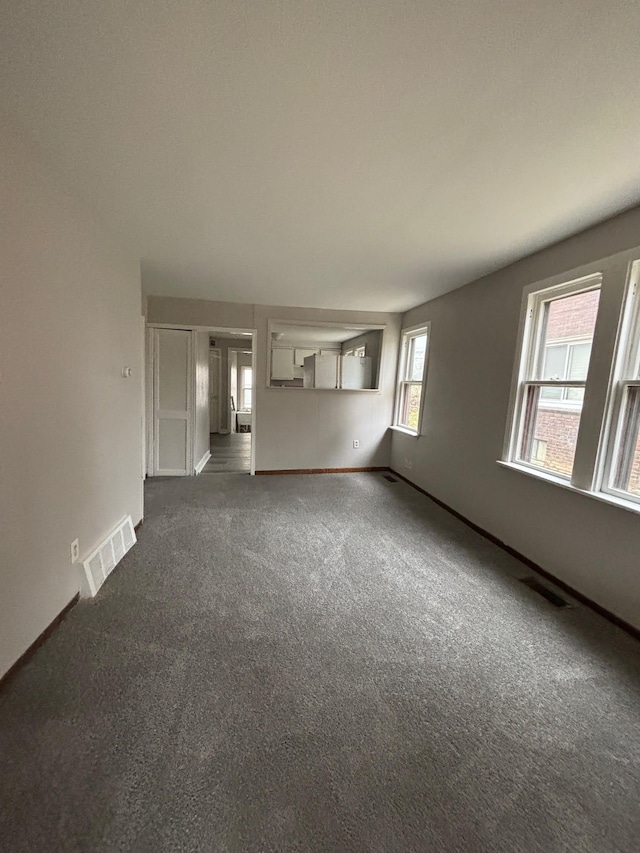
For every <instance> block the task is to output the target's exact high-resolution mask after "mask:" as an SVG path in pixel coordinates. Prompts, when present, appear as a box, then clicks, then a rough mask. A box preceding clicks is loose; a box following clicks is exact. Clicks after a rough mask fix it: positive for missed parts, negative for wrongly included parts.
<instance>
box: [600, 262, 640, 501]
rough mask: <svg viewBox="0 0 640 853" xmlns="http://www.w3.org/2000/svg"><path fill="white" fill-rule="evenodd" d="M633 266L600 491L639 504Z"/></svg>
mask: <svg viewBox="0 0 640 853" xmlns="http://www.w3.org/2000/svg"><path fill="white" fill-rule="evenodd" d="M639 266H640V264H639V263H638V262H636V263H635V264H634V265H633V270H632V275H631V283H630V288H629V294H628V297H627V305H626V312H625V315H624V317H623V324H622V328H621V335H620V346H619V348H618V365H617V368H618V369H617V376H616V377H615V378H616V380H617V381H616V382H615V384H614V387H613V393H612V403H611V408H612V424H611V439H610V442H609V453H608V456H607V459H606V463H605V465H606V467H605V477H604V483H603V489H604V491H605V492H609V493H610V494H614V495H616V494H617V495H622V496H624V497H626V498H630V499H632V500H638V501H640V296H639V294H638V287H637V281H636V280H637V277H638V272H639V270H638V267H639Z"/></svg>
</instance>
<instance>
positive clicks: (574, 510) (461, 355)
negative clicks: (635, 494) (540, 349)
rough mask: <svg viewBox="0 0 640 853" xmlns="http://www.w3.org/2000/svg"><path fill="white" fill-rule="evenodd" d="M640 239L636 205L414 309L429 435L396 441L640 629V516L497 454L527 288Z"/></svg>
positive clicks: (487, 521) (501, 532)
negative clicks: (423, 347) (425, 333)
mask: <svg viewBox="0 0 640 853" xmlns="http://www.w3.org/2000/svg"><path fill="white" fill-rule="evenodd" d="M639 243H640V209H635V210H633V211H630V212H629V213H627V214H624V215H622V216H619V217H616V218H615V219H612V220H609V221H607V222H605V223H603V224H602V225H600V226H597V227H596V228H593V229H590V230H589V231H586V232H584V233H583V234H581V235H578V236H576V237H573V238H571V239H569V240H566V241H564V242H562V243H559V244H557V245H556V246H553V247H551V248H549V249H547V250H545V251H543V252H540V253H538V254H536V255H533V256H531V257H530V258H527V259H525V260H523V261H520V262H519V263H517V264H514V265H512V266H510V267H508V268H506V269H504V270H502V271H500V272H497V273H495V274H494V275H490V276H487V277H486V278H484V279H482V280H480V281H478V282H475V283H474V284H471V285H468V286H467V287H464V288H462V289H460V290H456V291H454V292H452V293H449V294H447V295H445V296H442V297H440V298H438V299H435V300H433V301H432V302H429V303H426V304H425V305H421V306H420V307H418V308H415V309H413V310H412V311H410V312H408V313H407V314H406V315H405V316H404V320H403V325H404V326H412V325H415V324H417V323H420V322H423V321H425V320H431V323H432V325H431V342H430V347H431V349H430V354H429V367H428V377H427V386H426V400H425V411H424V422H423V427H424V432H425V435H423V436H421V437H419V438H411V437H408V436H404V435H402V434H399V433H394V436H393V446H392V466H393V467H394V469H395V470H397V471H399V472H400V473H402V474H404V475H405V476H407V477H409V479H411V480H413V481H414V482H415V483H417V484H418V485H420V486H422V487H423V488H424V489H426V490H427V491H429V492H430V493H432V494H433V495H435V496H436V497H438V498H440V499H441V500H443V501H445V502H446V503H447V504H449V505H450V506H452V507H453V508H454V509H456V510H458V511H459V512H461V513H462V514H463V515H465V516H466V517H467V518H469V519H470V520H471V521H473V522H475V523H476V524H479V525H480V526H481V527H483V528H484V529H486V530H488V531H489V532H491V533H493V534H494V535H495V536H497V537H499V538H500V539H501V540H503V541H504V542H506V543H507V544H509V545H511V546H512V547H514V548H516V549H517V550H518V551H520V552H521V553H523V554H524V555H526V556H527V557H529V558H530V559H532V560H534V561H536V562H537V563H538V564H539V565H541V566H542V567H543V568H545V569H547V570H548V571H550V572H552V573H553V574H554V575H555V576H557V577H558V578H561V579H562V580H564V581H565V582H566V583H568V584H570V585H571V586H572V587H574V588H575V589H577V590H579V591H580V592H582V593H583V594H585V595H587V596H589V597H590V598H592V599H593V600H594V601H596V602H598V603H599V604H601V605H602V606H603V607H606V608H607V609H608V610H610V611H611V612H613V613H615V614H616V615H618V616H620V617H622V618H623V619H626V620H627V621H628V622H630V623H631V624H633V625H635V626H637V627H640V571H639V565H640V564H639V560H638V554H640V520H639V518H638V515H637V514H635V513H632V512H629V511H626V510H623V509H620V508H617V507H614V506H611V505H608V504H605V503H602V502H599V501H597V500H595V499H593V498H590V497H587V496H585V495H581V494H579V493H576V492H570V491H567V490H565V489H561V488H559V487H557V486H554V485H552V484H550V483H548V482H544V481H542V480H538V479H534V478H533V477H528V476H526V475H523V474H521V473H519V472H516V471H513V470H508V469H505V468H503V467H501V466H499V465H497V464H496V460H497V459H499V458H500V456H501V453H502V443H503V439H504V434H505V427H506V420H507V406H508V401H509V392H510V384H511V376H512V369H513V363H514V358H515V351H516V337H517V331H518V322H519V313H520V304H521V297H522V290H523V287H524V286H525V285H527V284H531V283H534V282H536V281H540V280H542V279H544V278H547V277H549V276H551V275H555V274H558V273H562V272H563V271H564V270H570V269H572V268H575V267H577V266H580V265H581V264H585V263H587V262H589V261H594V260H597V259H599V258H602V257H606V256H607V255H610V254H614V253H615V252H618V251H622V250H625V249H630V248H632V247H634V246H635V245H638V244H639ZM409 466H410V467H409Z"/></svg>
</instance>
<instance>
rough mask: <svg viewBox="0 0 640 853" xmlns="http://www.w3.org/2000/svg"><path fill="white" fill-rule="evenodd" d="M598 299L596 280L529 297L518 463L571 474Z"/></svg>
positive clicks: (597, 283)
mask: <svg viewBox="0 0 640 853" xmlns="http://www.w3.org/2000/svg"><path fill="white" fill-rule="evenodd" d="M599 299H600V276H594V277H593V278H590V279H587V280H586V281H578V282H575V283H572V284H569V285H561V286H560V287H553V288H550V289H545V290H540V291H537V292H534V293H532V294H531V295H530V297H529V305H528V311H527V329H526V349H525V350H524V352H523V359H522V369H521V377H520V387H519V389H518V392H519V398H518V412H517V415H516V423H517V429H518V432H517V441H516V444H515V447H514V456H515V459H516V460H517V461H518V462H522V463H524V464H526V465H534V466H536V467H538V468H544V469H546V470H547V471H552V472H554V473H555V474H558V475H559V476H561V477H567V478H568V477H570V476H571V472H572V470H573V459H574V455H575V450H576V444H577V439H578V430H579V427H580V418H581V414H582V403H583V400H584V389H585V386H586V381H587V372H588V369H589V360H590V356H591V342H592V340H593V332H594V329H595V325H596V317H597V315H598V303H599Z"/></svg>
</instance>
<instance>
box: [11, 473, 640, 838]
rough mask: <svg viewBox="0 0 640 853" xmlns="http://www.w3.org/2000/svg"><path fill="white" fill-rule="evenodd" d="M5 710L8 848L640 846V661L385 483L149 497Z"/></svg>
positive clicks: (212, 484)
mask: <svg viewBox="0 0 640 853" xmlns="http://www.w3.org/2000/svg"><path fill="white" fill-rule="evenodd" d="M146 500H147V503H146V518H145V523H144V525H143V527H142V530H141V532H140V538H139V542H138V545H137V546H136V547H135V548H134V549H133V550H132V551H131V552H130V553H129V554H128V555H127V556H126V557H125V559H124V560H123V562H122V563H121V564H120V565H119V566H118V568H117V569H116V571H115V572H114V574H113V575H112V576H111V578H110V579H109V581H108V582H107V583H106V584H105V586H104V587H103V589H102V590H101V592H100V593H99V595H98V597H97V598H96V599H95V600H93V601H83V602H81V603H80V604H78V605H77V606H76V607H75V608H74V609H73V610H72V611H71V613H70V614H69V616H68V617H67V619H66V620H65V621H64V622H63V623H62V625H61V626H60V628H59V629H58V630H57V631H56V632H55V633H54V634H53V636H52V637H51V638H50V639H49V640H48V641H47V643H46V644H45V645H44V646H43V647H42V648H41V649H40V650H39V651H38V652H37V654H36V655H35V657H34V658H33V659H32V661H31V662H30V663H29V664H28V665H27V666H25V667H24V668H23V669H22V670H21V671H19V673H18V674H17V675H16V677H15V678H14V679H13V680H12V681H11V682H10V683H9V684H8V685H7V687H6V689H5V690H4V691H3V692H2V693H1V694H0V778H1V779H2V785H1V786H0V849H2V850H3V851H4V853H13V851H16V853H17V851H21V853H22V851H38V853H41V851H45V850H56V851H58V850H81V851H89V850H96V851H101V853H103V852H104V851H115V850H131V851H136V853H141V851H154V853H155V851H158V850H162V851H196V850H198V851H208V853H210V851H234V853H235V852H236V851H237V853H245V851H261V850H279V851H327V853H329V851H331V853H343V852H345V851H384V853H393V851H397V852H398V853H400V851H402V853H405V851H433V853H439V851H453V850H455V851H469V853H483V851H486V853H489V851H496V850H500V851H526V853H530V851H541V853H542V851H543V853H559V851H565V850H580V851H582V853H590V852H591V853H609V851H614V850H615V851H629V853H630V851H632V850H636V849H637V841H638V838H639V837H640V815H639V812H638V802H639V801H640V712H639V709H640V687H639V678H638V676H639V675H640V647H639V645H638V643H637V642H636V641H634V640H633V639H631V638H630V637H629V636H628V635H626V634H624V633H623V632H622V631H620V630H619V629H617V628H615V627H614V626H612V625H611V624H610V623H608V622H606V621H604V620H603V619H601V618H600V617H599V616H597V615H595V614H594V613H593V612H591V611H589V610H586V609H584V608H582V607H580V606H577V607H575V608H569V609H564V610H559V609H556V608H554V607H552V606H551V605H550V604H549V603H548V602H546V601H545V600H544V599H542V598H540V597H539V596H537V595H536V594H535V593H534V592H532V591H531V590H530V589H528V588H527V587H526V586H524V585H523V584H521V583H519V582H518V580H517V578H520V577H523V576H525V575H528V574H530V572H529V570H528V569H527V568H526V567H524V566H523V565H522V564H520V563H519V562H518V561H516V560H515V559H513V558H512V557H510V556H509V555H507V554H506V553H504V552H503V551H501V550H500V549H498V548H497V547H496V546H494V545H492V544H491V543H489V542H487V541H486V540H484V539H482V538H481V537H479V536H478V535H477V534H475V533H474V532H472V531H471V530H470V529H469V528H467V527H465V526H464V525H463V524H462V523H461V522H459V521H458V520H456V519H455V518H453V517H452V516H451V515H449V514H447V513H446V512H445V511H444V510H442V509H441V508H439V507H438V506H436V505H435V504H433V503H432V502H430V501H429V500H428V499H427V498H425V497H424V496H422V495H420V494H419V493H418V492H416V491H414V490H412V489H411V488H410V487H408V486H406V485H405V484H403V483H402V482H396V483H390V482H388V481H387V480H385V479H384V478H383V477H382V476H381V475H379V474H355V475H323V476H282V477H278V476H270V477H256V478H250V477H236V476H225V475H220V476H219V477H216V478H211V477H196V478H185V479H180V480H178V479H163V480H157V481H151V482H148V483H147V487H146Z"/></svg>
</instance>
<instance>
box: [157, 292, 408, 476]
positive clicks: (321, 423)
mask: <svg viewBox="0 0 640 853" xmlns="http://www.w3.org/2000/svg"><path fill="white" fill-rule="evenodd" d="M148 319H149V322H150V323H180V324H183V325H198V326H229V327H233V328H236V329H256V330H257V344H256V345H257V365H258V366H257V375H256V376H255V377H254V386H255V389H256V405H255V415H254V424H255V432H254V441H255V447H256V470H259V471H260V470H287V469H296V468H360V467H370V466H385V465H388V464H389V460H390V445H391V439H390V432H389V429H388V427H389V424H390V423H391V416H392V411H393V395H394V384H395V371H396V361H397V354H398V342H399V330H400V315H398V314H385V313H379V312H365V311H326V310H321V309H313V308H291V307H282V306H269V305H239V304H235V303H220V302H207V301H204V300H193V299H176V298H165V297H153V296H150V297H149V300H148ZM269 319H273V320H287V321H292V322H293V321H318V322H323V321H324V322H332V323H362V324H365V325H366V324H370V325H372V326H375V325H384V324H386V325H387V329H386V332H385V340H384V344H383V353H382V373H381V383H380V384H381V390H380V391H315V390H307V389H290V388H289V389H287V388H268V387H267V342H268V329H267V326H268V321H269ZM353 439H359V441H360V447H359V449H357V450H355V449H354V448H353Z"/></svg>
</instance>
